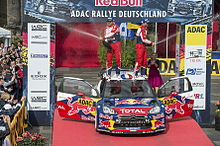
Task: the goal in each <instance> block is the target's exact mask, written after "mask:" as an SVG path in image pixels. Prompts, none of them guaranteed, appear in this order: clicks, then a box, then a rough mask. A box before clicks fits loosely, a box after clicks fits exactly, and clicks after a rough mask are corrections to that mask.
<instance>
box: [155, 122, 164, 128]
mask: <svg viewBox="0 0 220 146" xmlns="http://www.w3.org/2000/svg"><path fill="white" fill-rule="evenodd" d="M155 127H157V128H159V127H165V125H164V123H163V122H161V121H156V122H155Z"/></svg>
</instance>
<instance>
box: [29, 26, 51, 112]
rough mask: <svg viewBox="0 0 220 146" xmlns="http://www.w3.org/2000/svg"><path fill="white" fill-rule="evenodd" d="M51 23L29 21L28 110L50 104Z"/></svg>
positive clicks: (45, 108)
mask: <svg viewBox="0 0 220 146" xmlns="http://www.w3.org/2000/svg"><path fill="white" fill-rule="evenodd" d="M49 56H50V24H45V23H28V110H30V111H47V110H49V104H50V57H49Z"/></svg>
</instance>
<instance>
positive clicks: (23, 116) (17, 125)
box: [7, 101, 27, 146]
mask: <svg viewBox="0 0 220 146" xmlns="http://www.w3.org/2000/svg"><path fill="white" fill-rule="evenodd" d="M26 121H27V107H26V104H25V101H23V102H22V105H21V108H20V109H19V110H18V112H17V113H16V114H15V116H14V119H13V121H12V123H11V129H10V135H8V136H7V137H8V139H9V141H10V143H11V145H12V146H16V145H17V144H16V138H17V137H18V136H19V135H21V134H22V133H24V129H25V128H26V127H27V124H26Z"/></svg>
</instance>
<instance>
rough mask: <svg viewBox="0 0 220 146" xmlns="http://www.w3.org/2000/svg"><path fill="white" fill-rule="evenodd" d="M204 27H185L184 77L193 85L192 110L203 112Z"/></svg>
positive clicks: (204, 91) (204, 82)
mask: <svg viewBox="0 0 220 146" xmlns="http://www.w3.org/2000/svg"><path fill="white" fill-rule="evenodd" d="M206 43H207V26H206V25H186V27H185V75H186V76H188V78H189V80H190V81H191V83H192V84H193V85H195V84H196V85H198V86H193V92H194V107H193V109H194V110H205V108H206V107H205V105H206V104H205V98H206Z"/></svg>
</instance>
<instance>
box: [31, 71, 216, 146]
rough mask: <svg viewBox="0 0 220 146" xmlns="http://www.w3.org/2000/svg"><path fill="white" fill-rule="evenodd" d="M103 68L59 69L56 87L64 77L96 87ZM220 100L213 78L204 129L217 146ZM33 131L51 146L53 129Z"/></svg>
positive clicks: (164, 78) (42, 128)
mask: <svg viewBox="0 0 220 146" xmlns="http://www.w3.org/2000/svg"><path fill="white" fill-rule="evenodd" d="M100 69H101V68H57V69H56V78H55V79H56V81H55V85H56V86H59V83H60V81H61V79H62V77H63V76H65V77H78V78H83V79H85V80H87V81H88V82H89V83H91V84H92V85H95V84H96V83H97V81H98V80H99V77H98V76H97V74H98V72H99V71H100ZM171 77H172V76H162V78H163V80H164V81H167V80H168V79H169V78H171ZM219 99H220V77H212V80H211V105H210V106H211V107H210V108H211V125H208V126H206V127H202V129H203V131H204V132H205V133H206V135H207V136H208V137H209V138H210V140H211V141H212V142H213V144H214V145H215V146H220V131H216V130H215V129H214V123H215V121H214V116H215V106H214V104H215V103H216V101H217V100H219ZM31 131H33V132H40V133H42V134H43V135H44V136H46V137H47V138H48V139H49V140H48V145H51V140H50V139H51V138H52V137H51V133H52V127H49V126H40V127H32V129H31Z"/></svg>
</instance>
